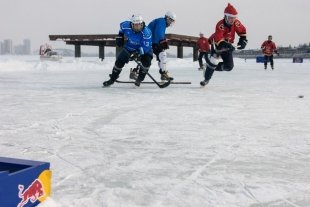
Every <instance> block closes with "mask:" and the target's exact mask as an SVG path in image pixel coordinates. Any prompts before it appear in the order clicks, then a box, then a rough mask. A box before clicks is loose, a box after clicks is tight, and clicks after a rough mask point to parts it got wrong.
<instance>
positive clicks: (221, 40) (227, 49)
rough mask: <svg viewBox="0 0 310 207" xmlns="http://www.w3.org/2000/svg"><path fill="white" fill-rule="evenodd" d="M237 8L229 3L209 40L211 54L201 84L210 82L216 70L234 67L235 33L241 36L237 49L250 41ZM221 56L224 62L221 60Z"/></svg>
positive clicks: (226, 69) (242, 47)
mask: <svg viewBox="0 0 310 207" xmlns="http://www.w3.org/2000/svg"><path fill="white" fill-rule="evenodd" d="M237 15H238V12H237V10H236V9H235V8H234V7H233V6H232V5H231V4H230V3H228V5H227V7H226V8H225V10H224V18H223V19H222V20H220V21H219V22H218V23H217V24H216V27H215V33H214V34H212V35H211V37H210V38H209V41H210V42H211V43H212V45H211V54H210V55H208V56H207V57H206V64H207V67H206V70H205V73H204V80H203V81H201V82H200V85H201V86H205V85H207V84H208V83H209V81H210V79H211V77H212V75H213V73H214V71H215V70H216V71H231V70H232V69H233V68H234V60H233V54H232V52H233V51H234V50H235V47H234V46H233V45H232V44H233V43H234V40H235V33H237V35H238V36H239V41H238V43H237V49H240V50H242V49H244V48H245V47H246V45H247V43H248V40H247V38H246V28H245V26H243V24H242V23H241V22H240V21H239V20H238V19H237ZM219 57H221V58H222V60H223V62H219Z"/></svg>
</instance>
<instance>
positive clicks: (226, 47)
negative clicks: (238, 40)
mask: <svg viewBox="0 0 310 207" xmlns="http://www.w3.org/2000/svg"><path fill="white" fill-rule="evenodd" d="M218 48H219V50H221V51H234V50H235V47H234V46H233V45H232V44H230V43H229V42H226V41H222V42H221V43H220V44H219V46H218Z"/></svg>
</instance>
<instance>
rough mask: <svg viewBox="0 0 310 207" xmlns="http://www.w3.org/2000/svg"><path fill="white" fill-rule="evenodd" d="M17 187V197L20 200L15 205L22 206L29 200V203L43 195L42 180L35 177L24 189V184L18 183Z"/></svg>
mask: <svg viewBox="0 0 310 207" xmlns="http://www.w3.org/2000/svg"><path fill="white" fill-rule="evenodd" d="M18 189H19V192H18V197H20V198H21V199H22V200H21V201H20V203H19V204H18V205H17V207H23V206H25V205H26V204H27V203H28V202H29V201H30V202H31V203H34V202H36V201H37V200H38V199H39V198H41V197H43V196H45V192H44V188H43V185H42V182H41V181H40V180H38V179H35V180H34V181H33V182H32V183H31V184H30V185H29V187H28V188H27V189H26V190H24V185H18Z"/></svg>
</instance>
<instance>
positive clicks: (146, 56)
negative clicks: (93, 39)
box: [103, 15, 153, 87]
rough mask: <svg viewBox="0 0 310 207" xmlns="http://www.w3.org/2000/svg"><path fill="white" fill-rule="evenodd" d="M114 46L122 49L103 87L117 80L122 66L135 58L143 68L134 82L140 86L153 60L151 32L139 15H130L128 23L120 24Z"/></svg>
mask: <svg viewBox="0 0 310 207" xmlns="http://www.w3.org/2000/svg"><path fill="white" fill-rule="evenodd" d="M125 39H126V42H125ZM116 45H117V46H119V47H123V49H122V51H121V52H120V53H119V55H118V57H117V59H116V61H115V64H114V67H113V69H112V74H110V79H109V80H107V81H104V82H103V86H104V87H107V86H110V85H112V84H113V83H114V82H115V81H116V79H118V77H119V74H120V73H121V71H122V69H123V67H124V65H125V64H127V63H128V62H129V61H130V60H133V59H137V58H139V60H140V61H141V64H142V66H143V68H142V69H141V70H140V71H139V75H138V78H137V80H136V82H135V85H136V86H140V83H141V82H142V81H143V80H144V78H145V76H146V74H147V72H148V70H149V68H150V66H151V63H152V59H153V50H152V32H151V31H150V29H149V28H148V27H147V26H145V22H144V21H143V18H142V17H141V16H140V15H132V17H131V19H130V21H124V22H122V23H121V24H120V30H119V34H118V36H117V37H116Z"/></svg>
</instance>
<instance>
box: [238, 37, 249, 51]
mask: <svg viewBox="0 0 310 207" xmlns="http://www.w3.org/2000/svg"><path fill="white" fill-rule="evenodd" d="M247 44H248V40H247V39H246V37H245V36H241V37H240V38H239V42H238V44H237V48H238V49H239V50H243V49H244V48H245V46H246V45H247Z"/></svg>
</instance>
